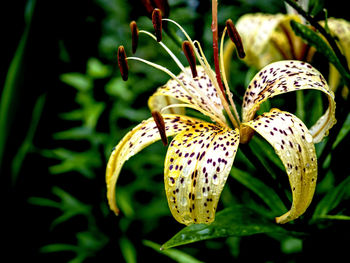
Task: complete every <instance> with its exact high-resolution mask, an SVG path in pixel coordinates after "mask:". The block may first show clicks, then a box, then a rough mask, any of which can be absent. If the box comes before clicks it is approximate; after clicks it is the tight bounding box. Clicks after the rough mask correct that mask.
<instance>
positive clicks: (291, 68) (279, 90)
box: [242, 60, 336, 143]
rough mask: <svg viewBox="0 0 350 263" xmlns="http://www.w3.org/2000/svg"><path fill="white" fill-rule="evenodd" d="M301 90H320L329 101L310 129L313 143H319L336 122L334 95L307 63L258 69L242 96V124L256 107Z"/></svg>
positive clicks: (278, 63)
mask: <svg viewBox="0 0 350 263" xmlns="http://www.w3.org/2000/svg"><path fill="white" fill-rule="evenodd" d="M304 89H314V90H319V91H322V92H323V93H325V94H326V95H327V98H328V102H329V106H328V109H327V111H326V112H325V114H324V115H323V116H321V117H320V119H319V120H318V121H317V122H316V124H314V125H313V126H312V127H311V128H310V132H311V134H312V136H313V140H314V142H315V143H317V142H320V141H321V140H322V139H323V137H324V136H327V134H328V131H329V129H330V128H332V126H333V125H334V124H335V122H336V119H335V101H334V93H333V92H332V91H331V90H330V88H329V87H328V85H327V83H326V81H325V79H324V77H323V76H322V74H321V73H320V72H319V71H318V70H317V69H315V68H314V67H312V66H311V65H310V64H308V63H306V62H302V61H297V60H284V61H279V62H275V63H272V64H270V65H267V66H266V67H264V68H263V69H262V70H260V72H258V73H257V74H256V75H255V77H254V78H253V79H252V81H251V82H250V84H249V86H248V88H247V90H246V92H245V94H244V97H243V106H242V115H243V122H247V121H250V120H252V119H253V118H254V115H255V112H256V111H257V110H258V109H259V105H260V104H261V103H263V102H264V101H266V100H267V99H269V98H272V97H274V96H276V95H279V94H285V93H287V92H291V91H296V90H304Z"/></svg>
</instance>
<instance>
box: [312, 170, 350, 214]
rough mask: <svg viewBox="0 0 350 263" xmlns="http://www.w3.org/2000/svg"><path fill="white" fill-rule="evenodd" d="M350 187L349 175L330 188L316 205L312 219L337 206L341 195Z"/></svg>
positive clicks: (341, 197)
mask: <svg viewBox="0 0 350 263" xmlns="http://www.w3.org/2000/svg"><path fill="white" fill-rule="evenodd" d="M349 187H350V176H348V177H347V178H346V179H345V180H344V181H343V182H341V183H340V184H339V185H338V186H336V187H334V188H333V189H331V190H330V191H329V192H328V193H327V194H326V196H325V197H323V199H322V200H321V201H320V202H319V203H318V205H317V206H316V209H315V212H314V215H313V217H312V220H316V219H319V218H322V217H324V216H325V215H327V214H328V213H329V212H330V211H332V210H333V209H334V208H335V207H337V206H338V204H339V203H340V201H341V200H342V199H343V196H344V195H345V194H346V192H347V191H348V189H349Z"/></svg>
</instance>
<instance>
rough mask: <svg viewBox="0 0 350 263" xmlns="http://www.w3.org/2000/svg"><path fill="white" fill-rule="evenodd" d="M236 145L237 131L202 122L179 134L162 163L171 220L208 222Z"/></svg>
mask: <svg viewBox="0 0 350 263" xmlns="http://www.w3.org/2000/svg"><path fill="white" fill-rule="evenodd" d="M238 144H239V133H238V129H236V130H228V129H222V128H220V127H218V126H215V125H213V124H209V123H206V122H201V123H198V124H195V125H193V126H189V129H188V130H186V131H185V132H182V133H179V134H178V135H176V137H175V138H174V139H173V141H172V142H171V144H170V146H169V149H168V152H167V155H166V160H165V166H164V181H165V189H166V195H167V199H168V204H169V207H170V210H171V213H172V214H173V216H174V218H175V219H176V220H177V221H178V222H180V223H183V224H186V225H189V224H192V223H211V222H212V221H213V220H214V218H215V210H216V207H217V203H218V201H219V198H220V194H221V191H222V189H223V187H224V185H225V182H226V179H227V176H228V174H229V172H230V170H231V167H232V163H233V160H234V158H235V155H236V151H237V147H238Z"/></svg>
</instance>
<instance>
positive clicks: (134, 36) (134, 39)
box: [130, 21, 139, 54]
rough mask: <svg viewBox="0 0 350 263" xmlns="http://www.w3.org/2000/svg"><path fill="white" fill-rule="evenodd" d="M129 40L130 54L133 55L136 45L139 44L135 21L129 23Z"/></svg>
mask: <svg viewBox="0 0 350 263" xmlns="http://www.w3.org/2000/svg"><path fill="white" fill-rule="evenodd" d="M130 30H131V39H132V53H133V54H135V52H136V49H137V44H138V42H139V29H138V27H137V24H136V22H135V21H131V22H130Z"/></svg>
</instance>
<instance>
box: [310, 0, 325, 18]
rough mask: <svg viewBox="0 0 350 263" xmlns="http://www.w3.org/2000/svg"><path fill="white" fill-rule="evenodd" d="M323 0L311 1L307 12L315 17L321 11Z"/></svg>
mask: <svg viewBox="0 0 350 263" xmlns="http://www.w3.org/2000/svg"><path fill="white" fill-rule="evenodd" d="M324 2H325V0H311V1H310V3H309V10H311V11H310V14H311V15H312V16H316V15H317V14H318V13H319V12H321V11H322V9H323V6H324Z"/></svg>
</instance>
